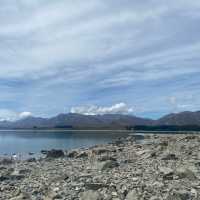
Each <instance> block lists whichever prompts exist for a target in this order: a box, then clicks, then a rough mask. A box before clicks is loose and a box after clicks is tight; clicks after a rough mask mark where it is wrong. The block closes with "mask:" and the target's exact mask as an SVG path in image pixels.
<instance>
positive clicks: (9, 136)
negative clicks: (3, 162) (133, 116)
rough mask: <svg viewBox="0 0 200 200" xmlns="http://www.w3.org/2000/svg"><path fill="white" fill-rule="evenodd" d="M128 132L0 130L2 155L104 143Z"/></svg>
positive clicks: (0, 153) (0, 152)
mask: <svg viewBox="0 0 200 200" xmlns="http://www.w3.org/2000/svg"><path fill="white" fill-rule="evenodd" d="M122 136H128V133H112V132H91V131H90V132H74V131H2V130H1V131H0V155H5V154H6V155H12V154H28V153H29V152H33V153H36V154H37V153H39V152H40V151H41V150H49V149H53V148H54V149H72V148H82V147H89V146H93V145H96V144H104V143H108V142H111V141H113V140H116V139H117V138H119V137H122Z"/></svg>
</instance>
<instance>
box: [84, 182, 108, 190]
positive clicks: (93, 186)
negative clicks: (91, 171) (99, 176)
mask: <svg viewBox="0 0 200 200" xmlns="http://www.w3.org/2000/svg"><path fill="white" fill-rule="evenodd" d="M107 187H108V185H105V184H102V183H85V188H86V189H87V190H98V189H100V188H107Z"/></svg>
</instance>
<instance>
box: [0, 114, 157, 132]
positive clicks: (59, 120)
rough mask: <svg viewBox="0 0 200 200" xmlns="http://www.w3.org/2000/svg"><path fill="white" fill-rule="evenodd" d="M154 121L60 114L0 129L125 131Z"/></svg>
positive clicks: (108, 115) (1, 126)
mask: <svg viewBox="0 0 200 200" xmlns="http://www.w3.org/2000/svg"><path fill="white" fill-rule="evenodd" d="M152 123H153V120H150V119H143V118H139V117H135V116H129V115H119V114H107V115H81V114H72V113H69V114H59V115H57V116H55V117H52V118H37V117H27V118H25V119H21V120H18V121H15V122H8V121H4V122H0V128H18V129H20V128H22V129H28V128H57V127H58V128H59V127H63V128H64V127H67V128H73V129H119V128H121V129H125V128H126V127H127V126H133V125H151V124H152Z"/></svg>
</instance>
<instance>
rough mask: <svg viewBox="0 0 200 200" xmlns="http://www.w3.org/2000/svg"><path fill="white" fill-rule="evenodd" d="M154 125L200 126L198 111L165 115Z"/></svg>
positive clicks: (199, 113)
mask: <svg viewBox="0 0 200 200" xmlns="http://www.w3.org/2000/svg"><path fill="white" fill-rule="evenodd" d="M156 125H175V126H185V125H198V126H200V111H197V112H189V111H185V112H181V113H173V114H169V115H166V116H164V117H162V118H160V119H159V120H157V121H156Z"/></svg>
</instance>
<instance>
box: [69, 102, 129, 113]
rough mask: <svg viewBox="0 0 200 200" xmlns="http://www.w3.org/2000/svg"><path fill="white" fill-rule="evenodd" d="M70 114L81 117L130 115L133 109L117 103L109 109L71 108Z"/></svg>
mask: <svg viewBox="0 0 200 200" xmlns="http://www.w3.org/2000/svg"><path fill="white" fill-rule="evenodd" d="M71 113H77V114H83V115H104V114H131V113H133V108H129V107H128V106H127V105H126V104H125V103H117V104H115V105H112V106H110V107H103V106H80V107H73V108H71Z"/></svg>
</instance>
